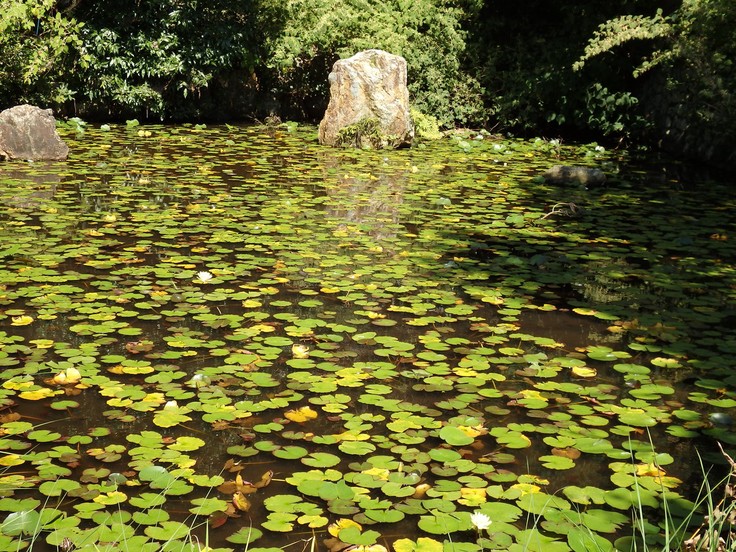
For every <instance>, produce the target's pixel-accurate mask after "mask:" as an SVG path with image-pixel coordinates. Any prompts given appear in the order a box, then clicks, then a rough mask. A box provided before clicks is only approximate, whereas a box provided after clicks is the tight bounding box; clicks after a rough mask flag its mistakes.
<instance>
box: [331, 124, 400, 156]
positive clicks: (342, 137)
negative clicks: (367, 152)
mask: <svg viewBox="0 0 736 552" xmlns="http://www.w3.org/2000/svg"><path fill="white" fill-rule="evenodd" d="M386 141H387V137H386V136H384V134H383V133H382V132H381V125H380V123H379V122H378V119H374V118H365V119H361V120H360V121H358V122H357V123H355V124H353V125H349V126H346V127H345V128H342V129H340V130H339V131H338V133H337V137H336V139H335V144H336V145H337V146H346V147H355V148H373V149H379V148H381V147H383V145H384V143H385V142H386Z"/></svg>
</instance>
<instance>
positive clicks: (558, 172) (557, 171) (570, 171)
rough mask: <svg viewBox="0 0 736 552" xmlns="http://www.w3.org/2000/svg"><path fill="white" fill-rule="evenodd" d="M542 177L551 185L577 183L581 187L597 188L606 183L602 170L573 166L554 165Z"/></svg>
mask: <svg viewBox="0 0 736 552" xmlns="http://www.w3.org/2000/svg"><path fill="white" fill-rule="evenodd" d="M543 176H544V179H545V180H546V181H547V182H551V183H552V184H564V183H566V182H577V183H578V184H582V185H583V186H598V185H601V184H604V183H605V182H606V175H605V173H604V172H603V171H602V170H600V169H591V168H590V167H579V166H575V165H555V166H553V167H551V168H549V169H547V171H546V172H545V173H544V175H543Z"/></svg>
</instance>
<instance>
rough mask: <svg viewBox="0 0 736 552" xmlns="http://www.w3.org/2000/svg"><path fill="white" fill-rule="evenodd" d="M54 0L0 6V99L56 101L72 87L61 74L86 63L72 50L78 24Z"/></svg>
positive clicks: (0, 101) (1, 101) (21, 0)
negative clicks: (56, 5) (0, 8)
mask: <svg viewBox="0 0 736 552" xmlns="http://www.w3.org/2000/svg"><path fill="white" fill-rule="evenodd" d="M55 4H56V3H55V1H54V0H6V1H5V2H4V3H3V9H2V10H0V52H2V55H1V56H0V104H4V103H18V102H40V103H45V102H47V101H51V102H55V103H59V102H63V101H64V100H66V99H68V98H69V97H70V96H71V94H72V92H71V91H70V90H69V89H68V88H67V87H66V86H65V85H64V84H63V82H62V78H63V77H64V76H65V75H67V74H68V73H69V72H70V71H71V70H72V69H73V68H74V67H75V66H77V65H83V64H84V63H86V58H85V57H84V56H81V57H78V55H77V54H78V52H75V51H76V50H78V49H79V47H80V46H81V40H80V36H79V33H80V32H81V29H82V25H81V24H80V23H79V22H77V21H76V20H74V19H73V18H68V17H66V16H65V15H64V14H62V13H60V12H59V11H57V10H56V8H55Z"/></svg>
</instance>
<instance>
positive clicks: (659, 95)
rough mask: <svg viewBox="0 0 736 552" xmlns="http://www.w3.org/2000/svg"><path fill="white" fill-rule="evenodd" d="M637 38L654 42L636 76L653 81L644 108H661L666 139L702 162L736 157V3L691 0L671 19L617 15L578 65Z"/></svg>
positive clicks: (658, 118) (656, 111)
mask: <svg viewBox="0 0 736 552" xmlns="http://www.w3.org/2000/svg"><path fill="white" fill-rule="evenodd" d="M636 40H647V41H649V42H650V43H651V47H650V50H649V52H648V55H646V56H644V57H642V58H641V59H640V60H639V63H638V64H637V65H635V66H634V67H633V75H634V76H635V77H637V78H639V77H641V76H642V75H647V76H648V77H649V78H650V82H648V83H647V85H648V86H646V88H645V90H646V91H645V92H644V93H643V96H644V97H645V102H644V104H643V107H644V111H645V112H651V113H653V117H654V122H655V125H656V126H657V131H658V136H659V137H662V138H663V139H664V141H665V142H666V143H669V144H670V145H673V146H675V147H676V148H677V149H678V150H680V151H684V152H686V153H689V154H691V155H693V156H695V157H699V158H701V159H703V158H704V159H722V160H725V159H729V160H733V159H734V158H736V153H734V150H733V142H734V139H736V131H734V128H733V124H732V122H733V120H734V118H736V92H734V90H736V71H734V60H735V59H736V4H734V3H733V2H731V1H730V0H685V1H684V2H683V3H682V4H681V6H680V7H679V8H678V9H677V10H675V11H674V12H673V13H672V14H669V15H667V16H663V15H662V12H661V11H658V12H657V13H656V14H655V15H652V16H644V15H627V16H621V17H616V18H613V19H611V20H609V21H606V22H605V23H603V24H602V25H601V26H600V27H599V29H598V31H596V32H595V33H594V35H593V37H592V38H591V39H590V41H589V43H588V45H587V46H586V48H585V52H584V54H583V56H582V57H581V58H580V59H579V60H578V61H577V62H575V64H574V65H573V67H574V69H575V70H580V69H582V68H583V67H584V65H585V64H586V63H587V62H588V61H589V60H591V59H592V58H595V57H601V56H604V55H605V56H611V55H616V54H617V53H618V52H619V51H620V50H621V49H622V47H624V46H626V45H627V44H628V43H630V42H631V41H636ZM651 73H654V74H653V75H651Z"/></svg>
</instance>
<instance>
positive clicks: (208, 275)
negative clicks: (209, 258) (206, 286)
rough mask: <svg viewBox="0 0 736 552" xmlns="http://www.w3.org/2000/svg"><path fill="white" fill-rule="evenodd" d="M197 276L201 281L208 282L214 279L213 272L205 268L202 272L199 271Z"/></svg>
mask: <svg viewBox="0 0 736 552" xmlns="http://www.w3.org/2000/svg"><path fill="white" fill-rule="evenodd" d="M197 278H199V281H200V282H202V283H207V282H209V281H210V280H211V279H212V273H211V272H207V271H206V270H203V271H202V272H198V273H197Z"/></svg>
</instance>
